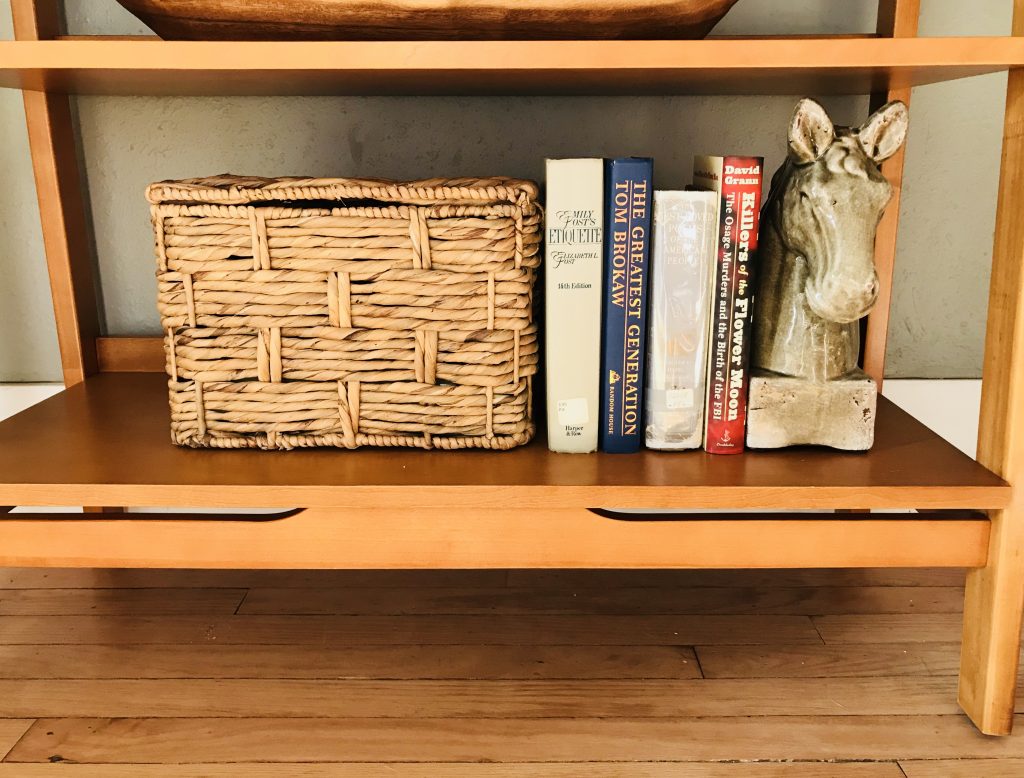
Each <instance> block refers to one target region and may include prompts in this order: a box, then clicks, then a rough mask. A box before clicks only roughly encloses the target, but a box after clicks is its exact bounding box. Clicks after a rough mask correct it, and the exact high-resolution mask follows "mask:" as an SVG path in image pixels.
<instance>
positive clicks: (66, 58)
mask: <svg viewBox="0 0 1024 778" xmlns="http://www.w3.org/2000/svg"><path fill="white" fill-rule="evenodd" d="M0 62H3V63H4V67H3V68H2V69H0V86H6V87H15V88H22V89H30V90H43V89H48V90H53V91H66V92H75V93H90V94H92V93H95V94H140V95H145V94H160V95H167V94H178V95H182V94H184V95H229V94H411V93H416V94H473V93H485V94H522V93H527V94H566V93H569V94H616V93H629V94H638V93H646V94H650V93H656V94H728V93H738V94H772V93H776V94H790V95H792V94H827V93H834V94H864V93H868V92H871V91H877V90H878V89H879V87H880V86H882V85H885V86H886V87H889V88H905V87H909V86H919V85H921V84H927V83H934V82H937V81H944V80H949V79H955V78H963V77H965V76H972V75H980V74H982V73H991V72H995V71H1000V70H1005V69H1007V68H1008V67H1011V66H1015V65H1020V64H1024V45H1022V43H1021V41H1019V40H1015V39H1013V38H1008V37H1007V38H966V37H965V38H927V39H925V38H922V39H915V38H904V39H896V40H883V39H878V38H838V39H837V38H831V39H813V38H797V39H790V40H787V39H784V38H774V39H773V38H760V39H747V40H735V39H719V40H702V41H641V42H634V41H418V42H415V43H408V42H402V41H397V42H396V41H384V42H358V41H357V42H347V41H346V42H324V43H320V42H312V43H310V42H283V43H278V42H272V43H268V42H245V43H237V42H205V41H150V40H127V41H126V40H95V41H91V40H61V41H40V42H28V41H15V42H0Z"/></svg>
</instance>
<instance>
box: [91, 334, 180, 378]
mask: <svg viewBox="0 0 1024 778" xmlns="http://www.w3.org/2000/svg"><path fill="white" fill-rule="evenodd" d="M96 358H97V362H98V365H99V369H100V370H101V371H102V372H104V373H163V372H164V370H165V369H166V364H167V357H165V356H164V342H163V339H162V338H128V337H120V338H110V337H99V338H96Z"/></svg>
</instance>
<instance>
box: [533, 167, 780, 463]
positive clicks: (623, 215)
mask: <svg viewBox="0 0 1024 778" xmlns="http://www.w3.org/2000/svg"><path fill="white" fill-rule="evenodd" d="M653 174H654V165H653V160H651V159H647V158H639V157H629V158H621V159H612V160H603V159H549V160H548V161H547V195H546V211H545V242H546V260H545V274H546V276H545V327H546V338H545V345H546V352H547V356H546V362H547V364H546V370H547V416H548V418H547V425H548V445H549V447H550V448H551V450H552V451H559V452H571V453H585V452H590V451H595V450H597V449H598V448H600V449H601V450H602V451H608V452H614V453H630V452H634V451H638V450H639V449H640V448H641V446H643V445H646V446H647V447H648V448H655V449H667V450H678V449H693V448H700V447H701V445H702V444H703V446H704V448H705V450H706V451H709V452H711V453H720V454H727V453H739V452H741V451H742V450H743V440H744V427H745V418H746V397H747V387H748V384H749V376H748V367H747V364H748V361H749V341H750V325H751V314H752V301H753V291H754V290H753V283H752V279H751V271H752V268H753V262H754V258H755V254H756V250H757V234H758V227H759V218H760V209H761V187H762V177H763V160H762V159H761V158H759V157H732V156H731V157H697V158H696V159H695V160H694V167H693V180H692V185H691V186H690V187H689V188H687V189H686V190H679V191H662V190H659V191H655V190H654V185H653V184H654V175H653Z"/></svg>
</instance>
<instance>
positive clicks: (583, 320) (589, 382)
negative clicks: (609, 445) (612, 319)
mask: <svg viewBox="0 0 1024 778" xmlns="http://www.w3.org/2000/svg"><path fill="white" fill-rule="evenodd" d="M603 209H604V160H602V159H549V160H548V161H547V195H546V200H545V217H544V219H545V223H544V238H545V258H544V275H545V282H544V327H545V340H544V343H545V352H546V363H545V364H546V368H547V424H548V448H550V449H551V450H552V451H559V452H566V453H578V454H582V453H587V452H589V451H596V450H597V429H598V422H599V419H600V416H601V413H600V410H601V409H600V406H599V404H598V399H599V395H598V379H599V369H600V367H599V357H600V350H601V277H602V274H601V270H602V267H601V262H602V260H601V254H602V249H603V228H602V225H603V213H604V212H603Z"/></svg>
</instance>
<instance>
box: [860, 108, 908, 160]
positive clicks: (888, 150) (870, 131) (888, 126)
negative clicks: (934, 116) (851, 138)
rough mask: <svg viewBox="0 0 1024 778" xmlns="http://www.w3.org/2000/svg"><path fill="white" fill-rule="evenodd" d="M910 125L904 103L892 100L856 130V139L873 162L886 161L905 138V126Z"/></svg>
mask: <svg viewBox="0 0 1024 778" xmlns="http://www.w3.org/2000/svg"><path fill="white" fill-rule="evenodd" d="M909 124H910V112H909V111H908V110H907V106H906V104H905V103H902V102H900V101H899V100H894V101H893V102H891V103H888V104H887V105H883V106H882V107H881V108H879V109H878V110H877V111H875V112H874V113H873V114H871V117H870V118H869V119H868V120H867V121H866V122H865V123H864V126H863V127H861V128H860V129H859V130H857V139H858V140H859V141H860V145H861V146H862V147H863V149H864V153H865V154H867V155H868V156H869V157H871V159H873V160H874V161H875V162H881V161H882V160H884V159H888V158H889V157H891V156H892V155H893V154H895V153H896V151H897V150H898V149H899V147H900V146H902V145H903V141H904V140H906V138H907V126H908V125H909Z"/></svg>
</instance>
